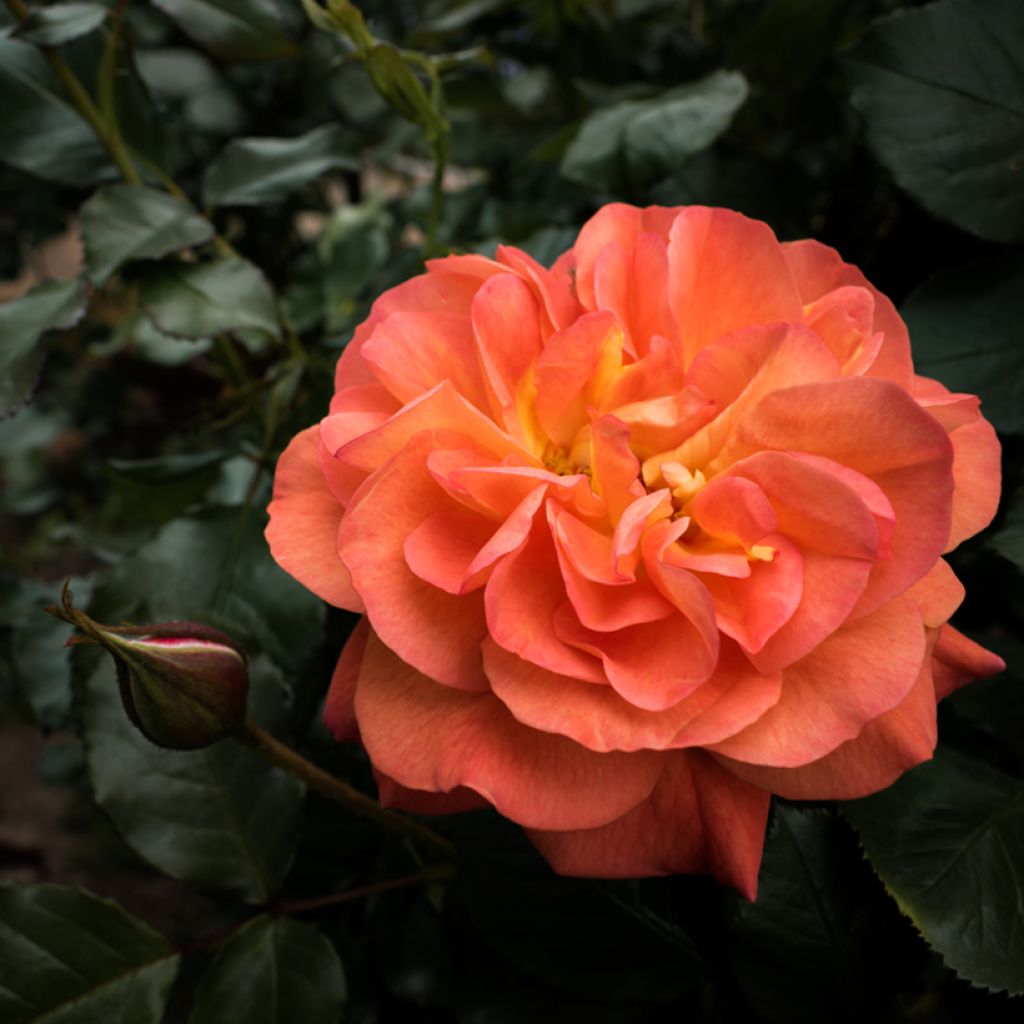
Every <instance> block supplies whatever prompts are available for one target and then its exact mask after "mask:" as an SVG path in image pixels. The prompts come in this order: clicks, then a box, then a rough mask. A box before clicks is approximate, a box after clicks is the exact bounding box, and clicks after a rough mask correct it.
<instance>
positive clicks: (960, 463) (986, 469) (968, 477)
mask: <svg viewBox="0 0 1024 1024" xmlns="http://www.w3.org/2000/svg"><path fill="white" fill-rule="evenodd" d="M949 439H950V441H952V442H953V523H952V526H951V528H950V533H949V540H948V542H947V543H946V550H947V551H952V550H953V548H955V547H956V546H957V545H958V544H959V543H960V542H961V541H964V540H966V539H967V538H968V537H973V536H974V535H975V534H976V533H978V532H980V531H981V530H984V529H985V527H986V526H988V524H989V523H991V522H992V520H993V518H994V517H995V514H996V509H997V508H998V507H999V493H1000V490H1001V489H1002V450H1001V448H1000V445H999V438H998V437H996V432H995V430H994V429H993V427H992V424H991V423H989V422H988V420H986V419H983V418H982V417H980V416H979V417H978V419H977V420H975V421H974V422H973V423H966V424H964V425H963V426H962V427H957V428H956V430H954V431H953V433H952V434H950V435H949Z"/></svg>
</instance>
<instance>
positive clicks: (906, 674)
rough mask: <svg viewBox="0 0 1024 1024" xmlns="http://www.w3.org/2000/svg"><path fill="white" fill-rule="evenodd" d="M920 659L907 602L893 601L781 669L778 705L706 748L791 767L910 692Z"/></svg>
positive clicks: (914, 611) (917, 630) (913, 611)
mask: <svg viewBox="0 0 1024 1024" xmlns="http://www.w3.org/2000/svg"><path fill="white" fill-rule="evenodd" d="M924 658H925V630H924V625H923V624H922V622H921V613H920V611H918V608H917V605H916V604H915V603H914V601H913V600H912V599H911V598H909V597H906V596H903V597H898V598H896V599H895V600H893V601H891V602H890V603H889V604H887V605H883V606H882V607H881V608H879V609H878V610H877V611H874V612H872V613H871V614H870V615H865V616H863V617H862V618H860V619H857V620H856V621H854V622H848V623H847V624H846V625H845V626H843V627H842V628H841V629H839V630H837V631H836V632H835V633H833V634H832V636H830V637H829V638H828V639H827V640H825V641H824V642H823V643H822V644H820V645H819V646H818V647H817V648H816V649H815V650H814V651H813V652H812V653H811V654H809V655H807V657H805V658H803V659H802V660H800V661H798V662H797V663H796V664H795V665H790V666H789V667H788V668H786V670H785V672H784V673H783V677H782V696H781V698H780V699H779V702H778V703H777V704H776V705H775V706H774V707H772V708H770V709H769V710H768V711H766V712H765V714H764V715H763V716H762V717H761V718H759V719H758V720H757V721H756V722H755V723H754V724H753V725H751V726H748V727H747V728H746V729H744V730H743V731H742V732H740V733H737V734H736V735H735V736H732V737H730V738H729V739H726V740H723V741H722V742H721V743H717V744H715V745H714V746H713V747H712V749H713V750H716V751H718V752H719V753H721V754H725V755H726V756H728V757H731V758H734V759H735V760H738V761H746V762H748V763H750V764H759V765H773V766H776V767H784V768H793V767H798V766H800V765H805V764H809V763H810V762H811V761H816V760H818V759H819V758H821V757H823V756H824V755H825V754H828V753H830V752H831V751H833V750H835V749H836V747H838V746H839V745H840V744H841V743H844V742H845V741H846V740H849V739H852V738H853V737H854V736H856V735H857V734H858V733H859V732H860V731H861V729H862V728H863V727H864V726H865V724H866V723H868V722H870V721H871V720H872V719H873V718H877V717H878V716H879V715H882V714H884V713H885V712H886V711H889V710H891V709H892V708H894V707H896V705H897V704H899V703H900V702H901V701H902V700H903V699H904V698H905V697H906V695H907V694H908V693H909V692H910V689H911V687H913V685H914V683H915V681H916V680H917V677H918V675H919V673H920V671H921V664H922V662H923V661H924Z"/></svg>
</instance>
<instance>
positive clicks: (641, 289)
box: [630, 211, 682, 370]
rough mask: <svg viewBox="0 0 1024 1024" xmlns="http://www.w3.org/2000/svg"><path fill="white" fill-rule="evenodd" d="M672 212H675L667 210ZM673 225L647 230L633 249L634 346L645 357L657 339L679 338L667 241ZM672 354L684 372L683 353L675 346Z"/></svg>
mask: <svg viewBox="0 0 1024 1024" xmlns="http://www.w3.org/2000/svg"><path fill="white" fill-rule="evenodd" d="M666 212H669V213H672V215H673V216H674V211H666ZM670 225H671V222H670V221H667V222H666V223H665V231H664V233H663V234H658V233H656V232H652V231H645V232H644V233H643V234H642V235H641V236H640V237H639V238H638V239H637V240H636V246H635V248H634V249H633V319H632V320H631V321H630V324H631V329H632V332H633V344H634V345H635V346H636V349H637V352H638V353H639V354H640V355H641V356H643V355H644V354H645V353H649V352H651V351H652V350H653V341H654V339H656V338H660V339H661V340H663V341H664V340H665V339H667V338H675V337H677V336H678V331H679V327H678V325H677V324H676V321H675V318H674V317H673V316H672V310H671V307H670V306H669V285H668V273H669V269H668V246H667V245H666V241H667V238H668V231H669V228H670ZM672 353H673V355H674V356H675V358H676V359H677V360H678V361H679V367H680V370H681V369H682V359H681V356H682V353H681V352H679V351H678V350H677V349H676V348H675V346H672Z"/></svg>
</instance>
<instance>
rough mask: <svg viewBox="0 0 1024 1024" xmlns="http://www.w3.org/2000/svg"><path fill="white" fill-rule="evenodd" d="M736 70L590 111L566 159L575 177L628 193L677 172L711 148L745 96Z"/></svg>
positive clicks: (568, 171)
mask: <svg viewBox="0 0 1024 1024" xmlns="http://www.w3.org/2000/svg"><path fill="white" fill-rule="evenodd" d="M747 93H748V88H747V82H746V79H745V78H744V77H743V76H742V75H741V74H740V73H739V72H737V71H716V72H714V73H713V74H711V75H708V76H707V77H706V78H702V79H701V80H700V81H698V82H693V83H691V84H689V85H684V86H681V87H679V88H678V89H673V90H671V91H670V92H666V93H664V94H662V95H661V96H659V97H658V98H657V99H653V100H628V101H626V102H624V103H617V104H615V105H614V106H611V107H607V108H605V109H603V110H598V111H596V112H595V113H593V114H591V115H590V116H589V117H588V118H587V119H586V120H585V121H584V122H583V124H582V126H581V127H580V130H579V133H578V134H577V135H576V138H575V139H573V141H572V143H571V145H570V146H569V148H568V150H567V151H566V153H565V157H564V158H563V160H562V173H563V174H564V175H565V177H567V178H569V179H570V180H572V181H577V182H579V183H580V184H583V185H589V186H590V187H592V188H596V189H600V190H602V191H606V192H625V191H629V189H630V188H631V187H632V188H635V187H639V186H642V185H645V184H649V183H651V182H653V181H656V180H658V179H659V178H662V177H665V175H667V174H670V173H672V172H673V171H675V170H677V169H678V167H679V165H680V164H682V163H683V162H684V161H686V160H687V159H688V158H689V157H691V156H693V155H694V154H695V153H699V152H700V151H701V150H703V149H707V147H708V146H710V145H711V144H712V143H713V142H714V141H715V139H717V138H718V137H719V135H721V134H722V132H724V131H725V130H726V129H727V128H728V127H729V125H730V123H731V122H732V118H733V115H734V114H735V113H736V111H737V110H739V108H740V107H741V106H742V105H743V102H744V101H745V100H746V98H747Z"/></svg>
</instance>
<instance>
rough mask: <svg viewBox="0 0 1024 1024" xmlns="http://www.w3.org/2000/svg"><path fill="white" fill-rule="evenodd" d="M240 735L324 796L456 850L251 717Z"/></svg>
mask: <svg viewBox="0 0 1024 1024" xmlns="http://www.w3.org/2000/svg"><path fill="white" fill-rule="evenodd" d="M236 736H237V738H238V739H239V740H240V741H241V742H242V743H244V744H246V746H249V747H252V748H253V750H256V751H258V752H259V753H260V754H262V755H263V757H265V758H266V759H267V760H268V761H270V762H271V763H273V764H275V765H277V766H278V767H279V768H283V769H284V770H285V771H286V772H288V773H289V774H291V775H294V776H295V777H296V778H297V779H301V780H302V781H303V782H304V783H306V785H307V786H309V788H310V789H314V790H316V791H317V792H318V793H319V794H320V795H321V796H325V797H327V799H328V800H333V801H334V802H335V803H338V804H341V806H342V807H345V808H347V809H348V810H350V811H352V812H353V813H355V814H360V815H362V816H363V817H366V818H372V819H373V820H374V821H378V822H380V824H382V825H384V826H385V827H386V828H390V829H392V830H394V831H396V832H404V833H405V834H406V835H407V836H409V837H410V838H413V839H422V840H424V841H425V842H427V843H429V844H430V845H431V846H433V847H435V848H436V849H438V850H443V851H444V852H445V853H446V854H448V855H449V856H453V855H454V854H455V847H454V846H453V845H452V844H451V843H450V842H449V841H448V840H447V839H445V838H444V837H443V836H439V835H438V834H437V833H436V832H435V831H434V830H433V829H430V828H427V826H426V825H424V824H422V823H421V822H419V821H417V820H416V819H415V818H406V817H404V816H403V815H400V814H395V813H394V812H393V811H388V810H385V809H384V808H383V807H381V806H380V804H378V803H377V801H376V800H372V799H371V798H370V797H368V796H366V795H365V794H364V793H360V792H359V790H357V789H354V788H353V787H352V786H350V785H348V783H346V782H342V781H341V779H337V778H335V777H334V776H333V775H329V774H328V773H327V772H325V771H324V770H323V769H322V768H318V767H317V766H316V765H315V764H313V763H312V762H311V761H307V760H306V759H305V758H304V757H303V756H302V755H301V754H298V753H296V751H294V750H292V748H291V747H287V746H285V745H284V744H283V743H281V741H280V740H276V739H274V737H273V736H271V735H270V733H269V732H267V731H266V730H265V729H261V728H260V727H259V726H258V725H257V724H256V723H255V722H253V721H252V720H251V719H246V720H245V722H244V723H243V724H242V725H241V726H240V727H239V730H238V732H237V733H236Z"/></svg>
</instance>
